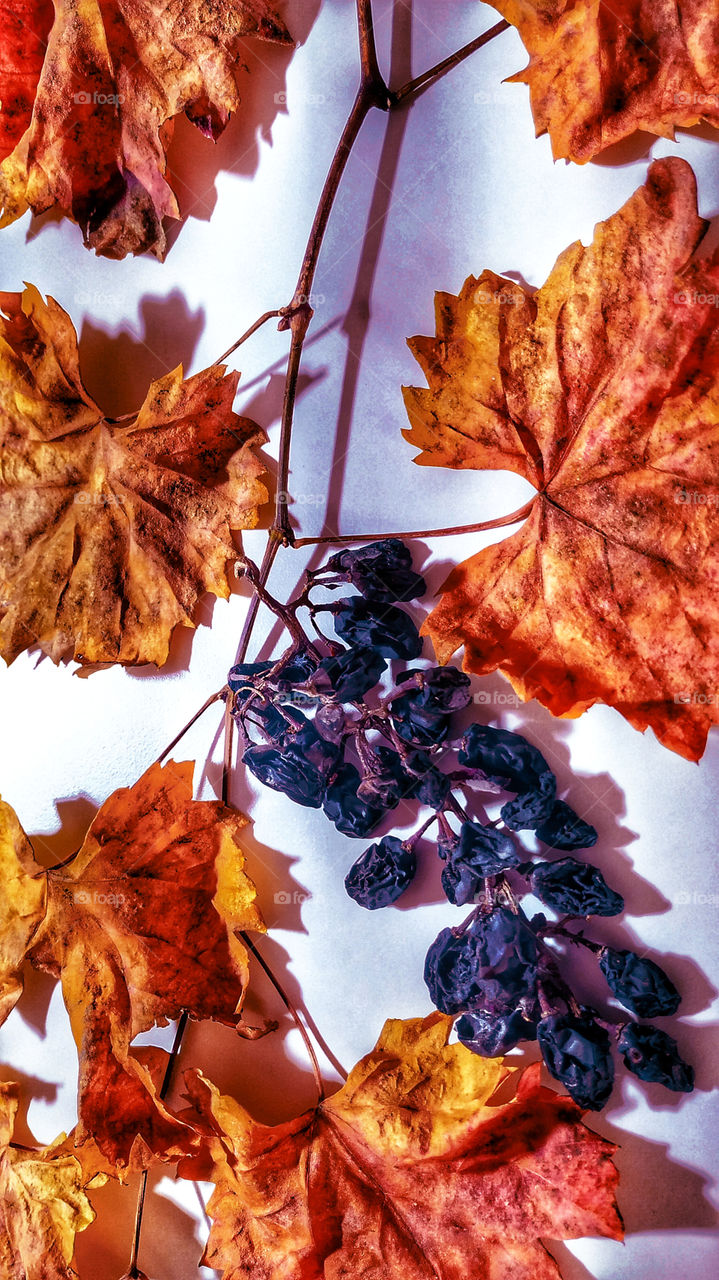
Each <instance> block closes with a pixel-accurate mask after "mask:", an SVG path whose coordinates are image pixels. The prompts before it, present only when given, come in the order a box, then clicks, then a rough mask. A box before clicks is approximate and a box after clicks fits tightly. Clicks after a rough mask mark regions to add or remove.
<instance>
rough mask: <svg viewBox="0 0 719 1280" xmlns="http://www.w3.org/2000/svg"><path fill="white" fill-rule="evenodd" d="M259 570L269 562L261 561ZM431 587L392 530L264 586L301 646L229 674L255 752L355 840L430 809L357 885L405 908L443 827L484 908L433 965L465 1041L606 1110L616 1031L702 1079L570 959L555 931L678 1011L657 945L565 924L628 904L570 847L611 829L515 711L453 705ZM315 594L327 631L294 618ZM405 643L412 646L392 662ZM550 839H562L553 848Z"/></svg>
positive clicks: (473, 899) (664, 1079) (681, 1073)
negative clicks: (563, 791)
mask: <svg viewBox="0 0 719 1280" xmlns="http://www.w3.org/2000/svg"><path fill="white" fill-rule="evenodd" d="M247 568H248V573H249V574H250V576H251V577H252V576H255V577H256V570H255V567H254V566H252V565H251V564H250V562H247ZM347 587H349V588H350V589H351V590H354V591H355V594H353V595H345V594H343V595H342V597H341V598H340V599H339V600H336V601H329V602H328V601H327V600H326V599H325V600H324V601H318V600H317V599H316V598H315V594H314V593H316V592H317V590H318V589H319V588H326V589H329V590H330V591H337V590H342V591H343V592H344V591H346V589H347ZM424 591H425V583H424V580H423V579H422V578H421V577H420V576H419V574H417V573H416V572H415V571H414V570H413V568H412V562H411V556H410V553H409V550H408V549H407V547H406V546H405V545H404V543H402V542H401V541H400V540H399V539H397V538H386V539H381V540H379V541H377V542H374V543H370V544H369V545H365V546H363V547H360V548H359V549H357V550H349V549H347V550H342V551H340V552H338V553H337V554H336V555H333V556H331V557H330V559H329V560H328V562H327V564H326V565H325V566H324V567H323V568H321V569H319V570H315V571H311V572H310V573H308V574H307V579H306V582H305V584H304V587H303V590H302V591H301V592H300V594H299V595H298V596H297V597H296V598H295V599H294V600H292V601H290V603H289V604H288V605H280V604H279V603H278V602H277V601H275V600H273V599H272V597H271V596H269V594H268V593H267V592H266V591H264V589H263V599H264V600H265V603H267V604H269V605H270V607H271V608H273V609H274V610H275V612H276V613H277V615H278V617H280V618H281V620H282V621H283V622H284V624H285V626H286V627H287V629H288V630H289V632H290V634H291V636H292V644H291V645H290V647H289V648H288V649H287V651H286V652H285V653H284V654H283V655H282V656H281V657H280V658H279V659H278V660H276V661H271V660H270V661H264V662H254V663H242V664H240V665H238V666H235V667H233V668H232V670H231V671H230V673H229V676H228V693H227V696H228V697H229V698H230V699H231V709H232V713H233V715H234V718H235V720H236V722H237V724H238V726H239V729H240V733H241V737H242V742H243V748H242V759H243V761H244V763H245V764H246V765H247V767H248V768H249V769H250V771H251V772H252V773H253V774H254V775H255V777H257V778H258V779H259V780H260V781H261V782H263V783H264V784H265V785H266V786H269V787H272V788H274V789H275V790H278V791H282V792H284V793H285V794H286V795H287V796H289V797H290V799H292V800H293V801H295V803H297V804H301V805H304V806H307V807H311V808H316V809H319V808H322V809H323V810H324V812H325V814H326V815H327V817H328V818H329V819H330V821H332V822H333V823H334V825H335V826H336V827H337V829H338V830H339V831H341V832H343V833H344V834H345V835H347V836H351V837H354V838H366V837H368V836H371V835H374V834H375V833H378V829H379V828H380V827H381V826H382V824H383V823H384V822H385V820H386V819H387V817H388V814H389V813H390V811H392V810H394V809H396V808H397V806H398V805H399V804H400V803H401V802H413V803H414V804H416V806H417V807H419V808H422V807H424V808H425V809H429V810H431V813H430V816H429V817H426V818H425V819H424V820H423V821H420V824H419V826H418V829H417V830H416V831H415V833H414V834H413V835H411V836H410V837H408V838H406V839H402V838H400V837H399V836H397V835H394V834H391V833H387V832H383V833H382V834H381V835H379V836H378V838H377V839H376V840H374V842H373V843H371V844H370V845H369V846H368V847H366V848H365V849H364V851H363V852H362V853H361V854H360V856H359V857H358V858H357V859H356V860H355V861H354V863H353V864H352V866H351V867H350V869H349V871H348V873H347V875H346V879H345V887H346V889H347V892H348V894H349V895H350V897H351V898H353V899H354V901H355V902H356V903H357V904H358V905H359V906H361V907H365V908H366V909H368V910H371V911H372V910H377V909H379V908H382V907H387V906H391V905H392V904H393V903H395V902H396V901H397V900H398V899H399V898H400V897H401V895H402V894H403V893H405V891H406V890H407V889H408V888H409V886H410V884H411V883H412V880H413V878H414V876H415V873H416V870H417V865H418V845H419V842H420V839H421V838H422V837H423V836H424V835H425V833H426V832H427V831H428V829H429V828H430V827H431V826H432V825H436V827H437V838H436V852H437V854H438V856H439V858H440V860H441V862H442V864H443V865H442V871H441V882H442V888H443V891H444V893H445V895H446V897H447V899H448V901H449V902H450V903H452V904H453V905H454V906H458V907H463V906H471V907H472V912H471V914H470V916H469V917H468V918H467V919H466V920H465V921H464V923H463V924H460V925H459V926H457V927H455V928H445V929H443V930H442V931H441V932H440V934H439V936H438V937H437V938H436V939H435V941H434V943H433V944H432V946H431V947H430V949H429V952H428V954H427V959H426V964H425V981H426V983H427V987H428V989H429V992H430V995H431V997H432V1000H433V1002H434V1003H435V1005H436V1006H437V1008H438V1009H439V1010H440V1011H441V1012H442V1013H445V1014H450V1015H453V1016H457V1017H458V1022H457V1034H458V1036H459V1038H460V1040H461V1041H462V1042H463V1043H464V1044H466V1045H467V1046H468V1048H470V1049H472V1050H473V1051H474V1052H475V1053H478V1054H481V1055H483V1056H487V1057H492V1056H495V1055H497V1054H503V1053H507V1052H508V1051H509V1050H511V1049H512V1048H514V1047H515V1046H516V1045H517V1044H519V1043H520V1042H522V1041H528V1040H536V1041H537V1042H538V1044H539V1048H540V1050H541V1052H542V1056H543V1058H544V1061H545V1063H546V1065H547V1067H548V1069H549V1071H550V1073H551V1074H552V1075H553V1076H555V1078H556V1079H558V1080H560V1081H561V1083H562V1084H563V1085H564V1086H565V1088H566V1089H567V1091H568V1092H569V1093H570V1095H571V1096H572V1097H573V1098H574V1099H575V1101H576V1102H578V1103H579V1104H580V1105H581V1106H583V1107H587V1108H589V1109H593V1110H596V1109H599V1108H600V1107H602V1106H603V1105H604V1103H605V1102H606V1101H607V1099H608V1097H609V1095H610V1093H611V1090H612V1085H613V1081H614V1059H613V1056H612V1040H613V1038H618V1048H619V1051H620V1053H621V1055H622V1057H623V1059H624V1062H625V1063H626V1065H627V1067H628V1069H629V1070H630V1071H632V1072H634V1074H636V1075H638V1076H639V1077H640V1078H641V1079H644V1080H648V1081H654V1082H659V1083H662V1084H664V1085H665V1086H666V1087H667V1088H669V1089H674V1090H682V1091H688V1090H690V1089H691V1088H692V1087H693V1071H692V1068H691V1067H690V1066H688V1065H687V1064H686V1063H684V1062H683V1061H682V1059H681V1058H680V1057H679V1055H678V1052H677V1048H676V1042H675V1041H674V1040H672V1039H671V1038H670V1037H669V1036H667V1035H666V1034H665V1033H664V1032H662V1031H660V1030H658V1029H657V1028H656V1027H653V1026H650V1025H645V1026H641V1025H638V1024H636V1023H634V1022H628V1021H626V1020H623V1021H614V1022H611V1021H608V1020H607V1019H605V1018H603V1017H602V1015H601V1014H600V1013H598V1012H597V1011H596V1010H594V1009H592V1008H590V1007H589V1006H587V1005H586V1003H584V1002H583V1001H582V1000H581V999H580V998H578V997H576V996H575V994H574V992H573V991H572V990H571V988H570V986H569V984H568V982H567V981H566V980H565V977H564V976H563V974H562V973H561V972H560V968H559V964H558V960H559V954H558V947H561V946H562V945H566V944H567V943H569V944H570V945H576V946H583V947H585V948H587V949H589V950H590V951H591V952H593V953H594V954H595V955H596V956H597V958H598V961H599V967H600V969H601V972H602V973H603V974H604V976H605V978H606V980H607V984H608V987H609V991H610V993H611V995H612V996H613V997H614V998H615V1000H616V1001H618V1002H619V1003H620V1004H621V1005H623V1006H624V1008H625V1009H628V1010H629V1011H630V1012H631V1013H634V1014H636V1015H638V1016H639V1017H659V1016H665V1015H668V1014H673V1013H675V1012H676V1009H677V1006H678V1004H679V999H680V997H679V993H678V992H677V991H676V988H675V987H674V986H673V984H672V983H671V982H670V980H669V978H668V977H667V976H666V974H665V973H664V972H663V970H661V969H660V968H659V966H658V965H657V964H656V963H655V962H654V961H652V960H648V959H646V958H643V957H640V956H639V955H637V954H636V953H634V952H632V951H628V950H614V949H612V948H609V947H606V946H604V945H603V944H601V943H600V942H595V941H594V940H592V939H589V938H586V937H585V936H584V934H583V933H582V932H581V931H579V930H577V929H576V928H575V929H569V928H568V927H567V925H568V923H569V922H571V921H575V922H576V921H577V920H581V921H584V920H587V919H589V918H591V917H595V916H596V917H608V916H617V915H619V914H620V913H621V912H622V911H623V910H624V899H623V898H622V896H621V894H619V893H617V892H616V890H615V889H613V888H612V887H611V885H609V884H607V882H606V880H605V878H604V876H603V874H602V872H601V871H600V870H599V868H598V867H596V866H594V865H593V864H592V863H590V862H588V861H586V860H585V859H584V858H580V857H577V856H574V855H575V854H576V853H577V852H578V851H580V850H583V849H588V848H590V847H591V846H593V845H594V844H595V843H596V841H597V832H596V830H595V828H594V827H593V826H591V825H590V824H589V823H588V822H586V821H585V820H584V819H583V818H582V817H580V815H579V814H577V813H575V811H574V810H573V809H572V808H571V806H570V805H569V804H568V803H567V802H566V800H564V799H562V798H561V797H560V796H559V795H558V791H557V779H556V776H555V774H554V772H553V771H552V769H551V768H550V766H549V764H548V763H547V761H546V759H545V758H544V756H543V755H542V753H541V751H540V750H539V749H538V748H537V747H536V746H535V745H533V744H532V743H531V742H528V741H527V740H526V739H525V738H524V737H522V736H521V735H520V734H518V733H514V732H511V731H509V730H507V729H503V728H497V727H495V726H492V725H487V724H480V723H471V724H469V725H467V724H464V725H459V724H458V723H457V717H458V715H459V713H462V712H466V710H467V708H468V707H469V705H470V703H471V701H472V697H471V693H470V679H469V676H467V675H466V674H465V673H464V672H462V671H459V670H458V669H457V668H456V667H451V666H445V667H437V666H431V665H429V664H427V663H424V664H423V663H422V660H421V653H422V640H421V638H420V635H419V632H418V630H417V626H416V624H415V622H414V619H413V618H412V617H411V616H410V614H409V612H408V611H407V610H406V609H405V608H402V607H401V606H402V605H406V604H408V603H409V601H411V600H414V599H416V598H417V597H418V596H420V595H422V594H423V593H424ZM302 610H305V611H306V612H307V613H308V615H309V619H310V622H311V626H312V629H313V633H314V634H313V635H312V638H310V636H309V635H308V634H307V632H306V630H305V629H304V628H303V626H302V625H301V623H300V621H299V616H298V615H299V614H300V612H301V611H302ZM322 614H326V615H329V617H330V618H331V619H332V621H333V624H334V632H335V635H334V636H332V637H330V636H327V635H324V634H323V633H322V632H321V631H320V629H319V626H318V618H319V617H320V615H322ZM391 661H394V662H396V663H400V664H401V665H400V667H399V669H397V670H395V671H394V672H391V671H390V666H389V664H390V662H391ZM407 662H411V663H412V664H413V665H411V666H405V665H404V663H407ZM390 676H391V677H392V680H391V687H389V688H387V685H388V684H389V683H390V679H389V678H390ZM464 719H465V720H466V716H465V717H464ZM496 803H499V805H500V807H499V815H498V817H497V818H496V819H494V820H490V818H489V817H488V815H487V813H486V811H485V810H484V808H482V804H485V805H486V804H496ZM525 831H530V832H534V835H535V837H536V840H537V841H538V842H540V843H541V845H542V846H543V848H542V851H541V853H533V852H531V851H530V850H529V849H527V848H526V847H525V846H524V845H523V843H522V839H521V834H520V833H522V832H525ZM551 851H557V852H558V853H560V854H561V856H559V857H555V858H551V857H547V856H546V855H547V853H548V852H551ZM530 894H531V895H533V896H534V898H535V899H538V900H539V902H540V903H541V904H542V906H543V907H545V908H547V910H548V911H549V912H553V913H554V914H555V917H556V918H555V919H553V920H549V919H548V918H547V916H546V914H545V913H544V912H542V913H539V914H534V915H531V916H528V915H526V914H525V913H524V911H523V910H522V907H521V905H520V899H521V898H522V897H523V896H524V895H530Z"/></svg>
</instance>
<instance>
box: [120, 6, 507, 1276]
mask: <svg viewBox="0 0 719 1280" xmlns="http://www.w3.org/2000/svg"><path fill="white" fill-rule="evenodd" d="M356 4H357V28H358V35H359V49H360V70H361V77H360V86H359V89H358V91H357V95H356V97H355V100H354V103H353V105H352V109H351V111H350V114H349V117H348V119H347V122H346V124H345V126H344V129H343V131H342V134H341V137H340V140H339V142H338V144H337V149H336V151H335V154H334V157H333V159H332V162H331V164H330V169H329V172H328V174H327V178H326V179H325V184H324V187H323V188H322V193H321V195H320V199H319V203H318V205H317V210H316V212H315V216H314V220H313V223H312V228H311V230H310V235H309V239H308V242H307V246H306V249H305V253H304V257H303V260H302V265H301V268H300V273H299V276H298V280H297V285H296V288H295V292H294V295H293V297H292V300H291V302H290V303H289V305H288V306H286V307H281V308H278V309H277V310H271V311H266V312H264V314H263V315H262V316H260V317H259V319H258V320H256V321H255V322H254V324H252V325H250V327H249V329H247V330H246V331H245V333H244V334H243V335H242V336H241V337H240V338H239V339H238V340H237V342H235V343H233V344H232V346H231V347H229V348H228V349H227V351H226V352H225V353H224V354H223V355H222V356H221V357H220V360H219V361H218V363H223V362H224V361H225V360H226V359H228V357H229V356H231V355H232V354H233V352H234V351H236V350H237V348H238V347H239V346H241V345H242V343H243V342H245V341H246V340H247V339H248V338H249V337H250V336H251V335H252V334H253V333H255V332H256V331H257V330H258V329H259V328H260V327H261V326H262V325H263V324H265V323H266V322H267V321H268V320H270V319H272V318H273V317H274V316H278V317H279V325H278V328H279V329H280V330H281V331H282V330H289V331H290V333H291V340H290V351H289V356H288V361H287V371H286V376H285V389H284V398H283V405H282V419H281V427H280V443H279V457H278V467H277V471H278V482H277V496H276V500H275V514H274V520H273V522H272V525H271V527H270V529H269V533H268V540H267V545H266V547H265V552H264V556H263V559H262V564H261V566H260V568H259V569H258V568H257V566H256V565H253V566H252V571H251V572H250V574H248V576H249V577H250V580H251V582H252V586H253V595H252V599H251V601H250V603H249V606H248V612H247V615H246V617H245V623H244V626H243V630H242V635H241V637H240V644H239V650H238V655H237V658H236V661H237V662H242V661H243V660H244V658H245V656H246V653H247V649H248V647H249V642H250V639H251V636H252V632H253V630H254V626H255V622H256V618H257V613H258V610H259V605H260V602H262V603H265V604H268V605H270V600H272V599H273V598H272V597H270V596H269V593H267V591H266V584H267V581H268V579H269V576H270V572H271V569H272V565H273V563H274V560H275V556H276V554H277V551H278V549H279V547H280V545H282V546H293V545H309V544H310V542H312V541H325V539H315V540H302V541H301V542H298V543H296V542H295V537H294V532H293V530H292V528H291V525H290V521H289V512H288V505H287V488H288V482H289V473H290V448H291V440H292V427H293V421H294V408H295V400H296V396H297V384H298V377H299V371H300V364H301V361H302V351H303V347H304V343H305V338H306V336H307V331H308V329H309V326H310V322H311V320H312V316H313V310H312V307H311V305H310V295H311V292H312V284H313V282H314V277H315V272H316V269H317V262H318V259H319V255H320V250H321V248H322V242H323V239H324V235H325V231H326V229H327V223H328V221H329V216H330V213H331V211H332V206H333V204H334V200H335V196H336V195H337V190H338V188H339V184H340V180H341V178H342V174H343V173H344V170H345V166H346V164H347V161H348V159H349V155H350V152H351V150H352V147H353V145H354V143H355V141H356V139H357V136H358V134H359V132H360V129H361V127H362V124H363V122H364V120H365V118H366V116H367V115H368V114H369V113H370V111H371V110H372V109H373V108H374V107H378V108H379V109H380V110H383V111H388V110H389V109H390V108H392V107H395V106H398V105H399V104H400V103H403V102H406V101H408V100H410V99H411V98H412V97H413V96H415V95H417V94H419V93H420V92H422V91H423V90H424V89H426V88H427V86H428V85H429V84H431V83H432V82H433V81H434V80H436V79H438V78H439V77H440V76H441V75H444V74H445V73H446V72H447V71H449V70H450V69H451V67H452V66H456V65H457V64H458V63H459V62H461V61H462V60H463V59H464V58H466V57H468V56H469V54H470V53H472V52H474V50H475V49H479V48H481V46H482V45H483V44H486V43H487V42H488V41H489V40H491V39H493V38H494V36H496V35H499V34H500V32H501V31H503V30H505V29H506V27H507V25H508V24H507V23H501V22H500V23H498V24H497V25H496V26H495V27H493V28H491V30H490V31H487V32H485V33H484V34H483V35H482V36H480V37H478V39H477V40H476V41H473V42H471V45H465V46H464V48H463V49H460V50H458V51H457V53H456V54H453V55H452V56H451V57H450V58H445V59H444V60H443V61H442V62H440V63H438V64H437V65H436V66H435V67H432V68H430V69H429V70H428V71H426V72H424V73H423V74H422V75H421V76H418V77H416V78H415V79H414V80H411V81H409V82H408V83H407V84H405V85H403V86H402V87H401V88H400V89H398V90H396V91H395V92H394V93H393V92H392V91H391V90H389V89H388V88H387V85H386V84H385V82H384V79H383V77H382V75H381V73H380V70H379V65H378V61H377V52H376V45H375V39H374V24H373V15H372V0H356ZM132 416H134V415H132ZM510 522H511V521H510V520H509V519H507V520H505V522H504V523H510ZM492 527H495V526H494V525H493V526H492ZM414 536H417V535H414ZM351 540H352V539H350V541H351ZM355 540H356V541H365V540H366V539H365V538H360V539H355ZM240 563H241V564H242V565H243V567H244V568H245V571H246V572H247V565H248V564H250V563H251V562H249V561H248V560H247V558H246V557H244V556H242V557H240ZM275 603H278V602H275ZM279 608H280V610H282V612H283V614H284V615H285V616H284V617H283V621H285V623H286V625H287V626H288V629H289V630H290V633H291V634H292V635H293V636H294V635H295V634H296V629H297V628H298V626H299V624H298V623H297V620H296V618H294V617H293V615H292V614H290V613H288V612H287V610H286V609H285V608H284V606H281V605H280V606H279ZM273 611H274V612H276V610H274V609H273ZM290 619H291V623H290ZM315 652H316V651H315ZM222 693H223V690H219V691H218V692H217V693H215V694H213V695H212V697H211V698H210V699H208V700H207V701H206V702H205V703H204V704H203V706H202V707H201V708H200V710H199V711H198V712H197V714H196V715H195V716H194V717H193V718H192V720H190V721H189V722H188V724H187V725H186V726H185V728H184V729H182V730H181V732H180V733H179V734H177V735H176V737H175V738H174V739H173V741H172V743H171V744H170V746H169V747H168V748H167V749H166V751H164V752H163V754H162V756H161V757H160V760H163V759H164V758H165V756H166V755H167V754H168V753H169V751H171V750H172V748H173V747H174V746H176V744H177V743H178V742H179V741H180V739H181V738H182V737H183V736H184V734H185V733H186V732H187V731H188V729H189V728H190V727H191V726H192V725H193V724H194V723H195V721H196V720H197V719H198V718H199V716H201V715H202V714H203V712H204V711H205V710H207V708H208V707H209V706H211V705H212V703H214V702H216V701H218V699H219V698H220V697H221V696H222ZM232 742H233V719H232V715H231V708H230V703H229V699H228V700H227V702H226V704H225V712H224V748H223V767H222V798H223V800H224V801H225V802H227V798H228V794H229V780H230V773H231V764H232ZM243 938H244V941H245V943H246V945H247V946H248V948H249V950H250V951H251V952H252V954H253V955H254V956H255V957H256V959H257V961H258V963H259V964H260V965H261V966H262V968H263V969H264V971H265V972H266V974H267V976H268V977H269V978H270V981H271V982H272V983H273V985H274V986H275V989H276V990H277V992H278V994H279V995H280V996H281V998H282V1000H283V1002H284V1004H285V1006H286V1008H287V1009H288V1011H289V1013H290V1014H291V1016H292V1018H293V1019H294V1021H295V1024H296V1025H297V1027H298V1030H299V1031H300V1034H301V1035H302V1038H303V1040H304V1042H305V1046H306V1047H307V1051H308V1054H309V1057H310V1060H311V1062H312V1070H313V1073H314V1076H315V1081H316V1083H317V1090H318V1095H319V1098H320V1100H321V1099H322V1098H323V1096H324V1092H323V1087H322V1079H321V1074H320V1071H319V1064H318V1062H317V1055H316V1053H315V1051H314V1047H313V1046H312V1043H311V1040H310V1038H309V1035H308V1033H307V1030H306V1028H305V1027H304V1024H303V1023H302V1021H301V1019H300V1017H299V1014H298V1012H297V1010H296V1009H295V1008H294V1006H293V1005H292V1003H291V1001H290V1000H289V997H288V996H287V995H286V993H285V992H284V991H283V989H282V986H281V985H280V983H279V981H278V980H277V979H276V978H275V976H274V974H273V973H272V971H271V969H270V967H269V965H267V964H266V962H265V961H264V960H263V958H262V957H261V955H260V953H259V952H258V951H257V948H256V946H255V945H254V943H253V942H252V941H251V940H250V939H249V938H248V937H247V936H246V935H243ZM186 1025H187V1015H186V1014H184V1013H183V1014H182V1016H181V1017H180V1019H179V1021H178V1024H177V1031H176V1034H175V1042H174V1044H173V1046H172V1051H171V1053H170V1057H169V1061H168V1064H167V1070H166V1072H165V1078H164V1080H163V1084H162V1089H161V1091H160V1097H161V1098H162V1097H164V1096H165V1094H166V1093H167V1091H168V1090H169V1088H170V1085H171V1082H172V1077H173V1072H174V1068H175V1063H176V1061H177V1058H178V1056H179V1053H180V1049H181V1046H182V1039H183V1036H184V1032H185V1027H186ZM146 1190H147V1172H144V1173H143V1174H142V1179H141V1183H140V1191H139V1195H138V1202H137V1213H136V1219H135V1232H134V1238H133V1245H132V1254H131V1258H130V1268H129V1272H128V1274H129V1276H131V1277H137V1275H138V1274H139V1272H138V1267H137V1256H138V1250H139V1245H140V1234H141V1230H142V1219H143V1212H144V1204H145V1195H146Z"/></svg>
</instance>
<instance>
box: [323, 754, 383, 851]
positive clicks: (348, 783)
mask: <svg viewBox="0 0 719 1280" xmlns="http://www.w3.org/2000/svg"><path fill="white" fill-rule="evenodd" d="M359 784H360V775H359V772H358V770H357V769H355V767H354V765H353V764H343V765H341V766H340V768H339V769H338V771H337V773H336V774H335V776H334V778H333V779H332V781H331V782H330V783H329V784H328V786H327V789H326V791H325V794H324V798H323V800H322V808H323V809H324V811H325V813H326V815H327V817H328V818H329V820H330V822H334V824H335V826H336V828H337V830H338V831H341V832H342V834H343V835H345V836H355V837H362V836H368V835H369V834H370V832H371V831H374V828H375V827H376V826H377V825H378V824H379V823H380V822H381V821H382V818H383V817H384V814H385V810H384V809H383V808H382V807H381V806H380V805H373V804H370V803H368V802H367V801H366V800H364V799H363V797H362V796H360V795H358V788H359Z"/></svg>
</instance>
